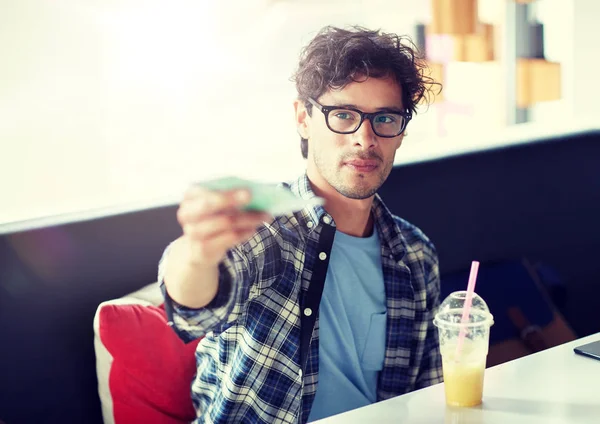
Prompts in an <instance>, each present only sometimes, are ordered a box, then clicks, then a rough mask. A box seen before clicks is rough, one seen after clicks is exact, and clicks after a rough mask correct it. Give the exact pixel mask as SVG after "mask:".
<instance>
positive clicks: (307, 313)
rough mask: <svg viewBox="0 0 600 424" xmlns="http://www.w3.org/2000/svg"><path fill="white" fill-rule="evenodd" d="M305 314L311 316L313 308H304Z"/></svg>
mask: <svg viewBox="0 0 600 424" xmlns="http://www.w3.org/2000/svg"><path fill="white" fill-rule="evenodd" d="M304 315H306V316H307V317H309V316H311V315H312V309H310V308H306V309H305V310H304Z"/></svg>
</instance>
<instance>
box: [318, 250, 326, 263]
mask: <svg viewBox="0 0 600 424" xmlns="http://www.w3.org/2000/svg"><path fill="white" fill-rule="evenodd" d="M319 259H321V260H322V261H324V260H325V259H327V253H325V252H321V253H319Z"/></svg>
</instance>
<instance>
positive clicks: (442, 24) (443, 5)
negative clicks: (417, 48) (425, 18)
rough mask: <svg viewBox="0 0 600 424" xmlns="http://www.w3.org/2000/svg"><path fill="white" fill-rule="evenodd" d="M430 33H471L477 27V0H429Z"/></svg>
mask: <svg viewBox="0 0 600 424" xmlns="http://www.w3.org/2000/svg"><path fill="white" fill-rule="evenodd" d="M430 26H431V33H432V34H454V35H464V34H473V33H474V32H475V30H476V27H477V0H431V25H430Z"/></svg>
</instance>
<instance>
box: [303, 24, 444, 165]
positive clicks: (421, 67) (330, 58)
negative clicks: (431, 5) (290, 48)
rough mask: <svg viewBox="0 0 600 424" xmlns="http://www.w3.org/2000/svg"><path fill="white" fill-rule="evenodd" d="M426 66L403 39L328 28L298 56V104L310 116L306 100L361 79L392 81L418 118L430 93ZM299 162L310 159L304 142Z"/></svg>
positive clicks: (363, 30)
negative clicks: (384, 78) (420, 105)
mask: <svg viewBox="0 0 600 424" xmlns="http://www.w3.org/2000/svg"><path fill="white" fill-rule="evenodd" d="M427 70H428V67H427V63H426V61H425V60H424V59H423V58H422V57H421V56H420V53H419V51H418V49H417V47H416V46H415V45H414V43H413V42H412V41H411V40H410V39H409V38H408V37H406V36H399V35H396V34H389V33H384V32H381V31H380V30H377V31H373V30H369V29H366V28H363V27H360V26H352V27H350V28H349V29H342V28H336V27H333V26H327V27H325V28H323V29H321V31H319V33H318V34H317V35H316V36H315V38H313V40H312V41H311V42H310V43H309V44H308V45H307V46H306V47H304V49H303V50H302V52H301V54H300V62H299V64H298V69H297V71H296V72H295V73H294V75H293V77H292V81H293V82H295V83H296V90H297V91H298V100H300V101H302V102H303V103H304V104H305V105H306V108H307V111H308V113H309V115H310V113H311V111H312V105H311V104H310V103H309V102H308V98H309V97H312V98H314V99H318V98H319V97H320V96H321V95H322V94H323V93H325V92H326V91H327V90H329V89H334V90H337V89H342V88H344V87H345V86H346V85H348V84H349V83H351V82H354V81H356V82H360V81H364V79H365V77H373V78H383V77H387V76H392V77H394V78H395V79H396V81H398V83H399V84H400V87H401V88H402V97H403V99H402V102H403V104H404V107H405V108H406V109H407V110H410V111H411V112H412V113H413V114H416V109H417V105H418V104H420V103H422V102H425V103H427V104H429V103H430V96H431V94H433V87H434V86H438V87H439V89H440V90H438V92H439V91H441V85H440V84H439V83H437V82H435V81H434V80H433V78H431V77H430V76H429V75H430V72H427ZM300 149H301V151H302V157H304V158H305V159H306V158H307V156H308V140H306V139H305V138H302V137H301V138H300Z"/></svg>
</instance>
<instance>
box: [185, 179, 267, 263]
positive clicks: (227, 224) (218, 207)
mask: <svg viewBox="0 0 600 424" xmlns="http://www.w3.org/2000/svg"><path fill="white" fill-rule="evenodd" d="M249 202H250V192H248V191H247V190H232V191H228V192H219V191H212V190H207V189H204V188H201V187H198V186H193V187H191V188H190V189H189V190H188V191H187V192H186V193H185V196H184V199H183V201H182V202H181V204H180V206H179V210H178V211H177V220H178V221H179V224H180V225H181V228H182V229H183V234H184V235H183V239H185V244H186V245H187V246H188V248H189V260H190V263H192V264H194V265H198V266H201V267H202V268H206V267H212V266H216V265H218V263H219V262H220V261H221V260H222V259H223V258H224V257H225V254H226V252H227V250H229V249H230V248H232V247H233V246H235V245H236V244H238V243H241V242H242V241H244V240H247V239H248V238H249V237H250V236H252V234H254V233H255V232H256V229H257V227H258V226H259V225H260V224H261V223H262V222H264V221H268V220H269V219H270V216H269V215H268V214H266V213H261V212H248V211H243V210H242V208H243V207H244V206H246V205H247V204H248V203H249Z"/></svg>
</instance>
